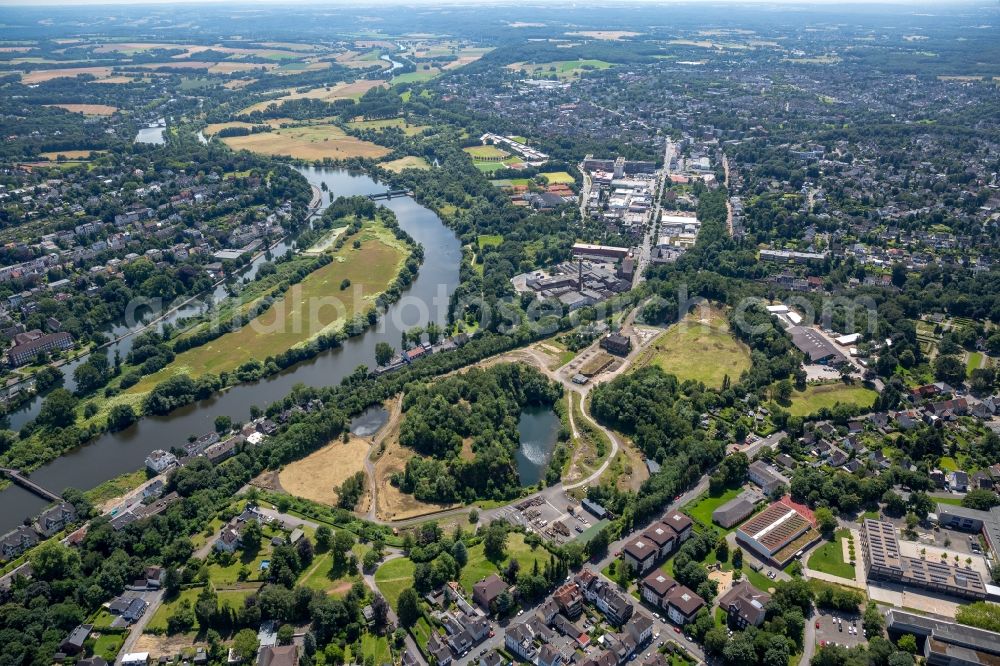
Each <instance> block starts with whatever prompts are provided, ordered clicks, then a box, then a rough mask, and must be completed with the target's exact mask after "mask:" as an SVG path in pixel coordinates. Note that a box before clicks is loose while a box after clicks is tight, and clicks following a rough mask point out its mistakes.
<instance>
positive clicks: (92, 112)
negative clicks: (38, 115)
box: [49, 104, 118, 116]
mask: <svg viewBox="0 0 1000 666" xmlns="http://www.w3.org/2000/svg"><path fill="white" fill-rule="evenodd" d="M49 106H55V107H58V108H60V109H65V110H67V111H69V112H70V113H80V114H83V115H85V116H110V115H113V114H115V113H117V112H118V107H117V106H109V105H107V104H49Z"/></svg>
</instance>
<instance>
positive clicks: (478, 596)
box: [472, 574, 508, 612]
mask: <svg viewBox="0 0 1000 666" xmlns="http://www.w3.org/2000/svg"><path fill="white" fill-rule="evenodd" d="M507 589H508V585H507V583H505V582H504V581H503V579H502V578H500V576H498V575H496V574H490V575H489V576H487V577H486V578H483V579H482V580H481V581H479V582H478V583H476V584H475V585H473V586H472V600H473V601H475V602H476V603H477V604H479V607H480V608H482V609H483V610H485V611H486V612H490V608H491V606H492V604H493V602H494V601H496V598H497V597H499V596H500V595H501V594H502V593H504V592H506V591H507Z"/></svg>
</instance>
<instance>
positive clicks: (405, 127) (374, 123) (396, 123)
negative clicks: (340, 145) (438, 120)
mask: <svg viewBox="0 0 1000 666" xmlns="http://www.w3.org/2000/svg"><path fill="white" fill-rule="evenodd" d="M347 126H348V127H350V128H351V129H356V130H383V129H387V128H389V127H396V128H398V129H400V130H402V131H403V134H405V135H406V136H414V135H415V134H420V133H421V132H423V131H424V130H425V129H427V125H410V124H409V123H407V122H406V121H405V120H403V119H402V118H387V119H385V120H352V121H351V122H349V123H347Z"/></svg>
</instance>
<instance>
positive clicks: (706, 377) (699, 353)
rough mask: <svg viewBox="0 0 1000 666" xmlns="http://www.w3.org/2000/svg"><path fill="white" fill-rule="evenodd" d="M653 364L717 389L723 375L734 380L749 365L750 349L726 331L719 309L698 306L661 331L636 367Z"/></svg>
mask: <svg viewBox="0 0 1000 666" xmlns="http://www.w3.org/2000/svg"><path fill="white" fill-rule="evenodd" d="M649 364H653V365H657V366H659V367H660V368H662V369H663V371H664V372H667V373H669V374H672V375H675V376H676V377H677V379H679V380H681V381H685V380H688V379H693V380H695V381H699V382H704V384H705V386H709V387H712V388H720V387H721V386H722V383H723V380H724V378H725V377H726V375H728V376H729V378H730V380H732V381H733V382H734V383H735V382H736V381H737V380H738V379H739V377H740V374H741V373H742V372H743V371H744V370H746V369H747V368H749V367H750V350H749V349H747V346H746V345H744V344H743V343H742V342H739V341H738V340H736V339H735V338H734V337H733V336H732V335H731V334H730V333H729V324H728V322H727V321H726V317H725V315H724V314H723V312H722V311H721V310H719V309H718V308H715V307H708V306H706V307H704V308H699V309H697V310H695V311H694V312H692V313H691V314H689V315H688V316H687V317H685V318H684V319H683V320H682V321H681V322H679V323H677V324H674V325H673V326H671V327H670V328H669V329H667V331H666V332H664V333H662V334H661V335H660V337H658V338H657V339H656V340H655V341H654V342H653V343H652V345H651V346H650V347H649V349H647V350H646V351H645V352H644V353H643V356H642V358H641V359H640V362H639V363H638V364H637V367H639V366H642V365H649Z"/></svg>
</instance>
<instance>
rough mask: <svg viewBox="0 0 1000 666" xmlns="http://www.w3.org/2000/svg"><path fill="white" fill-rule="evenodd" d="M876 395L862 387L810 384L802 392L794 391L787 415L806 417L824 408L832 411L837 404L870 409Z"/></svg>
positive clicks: (839, 384)
mask: <svg viewBox="0 0 1000 666" xmlns="http://www.w3.org/2000/svg"><path fill="white" fill-rule="evenodd" d="M877 397H878V393H876V392H875V391H873V390H872V389H868V388H865V387H863V386H848V385H847V384H842V383H839V382H838V383H835V384H812V385H810V386H807V387H806V389H805V390H804V391H794V392H793V393H792V402H791V405H790V406H788V408H787V410H788V413H789V414H791V415H792V416H808V415H810V414H815V413H816V412H818V411H819V410H820V409H823V408H824V407H825V408H827V409H832V408H833V407H834V406H835V405H836V404H837V403H840V404H844V405H858V406H860V407H865V408H868V407H871V406H872V405H873V404H874V403H875V398H877Z"/></svg>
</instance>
